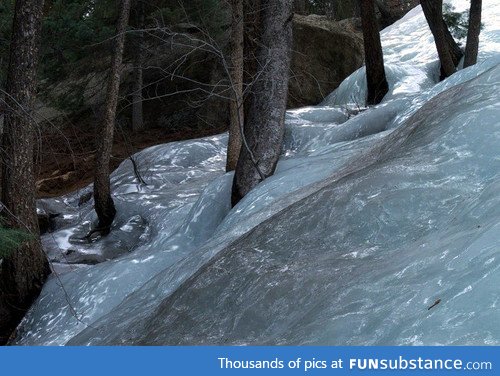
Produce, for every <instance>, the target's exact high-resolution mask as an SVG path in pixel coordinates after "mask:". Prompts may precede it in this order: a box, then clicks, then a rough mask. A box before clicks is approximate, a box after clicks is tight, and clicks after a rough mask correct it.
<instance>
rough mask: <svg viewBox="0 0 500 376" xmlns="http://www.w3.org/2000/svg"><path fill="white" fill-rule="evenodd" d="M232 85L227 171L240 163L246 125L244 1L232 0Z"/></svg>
mask: <svg viewBox="0 0 500 376" xmlns="http://www.w3.org/2000/svg"><path fill="white" fill-rule="evenodd" d="M231 12H232V19H231V40H230V43H231V68H230V69H231V72H230V74H231V85H232V91H233V95H232V101H231V103H230V122H229V141H228V146H227V163H226V171H233V170H234V169H235V168H236V164H237V163H238V156H239V154H240V149H241V129H242V128H243V123H244V107H243V53H244V52H243V44H244V23H243V0H231Z"/></svg>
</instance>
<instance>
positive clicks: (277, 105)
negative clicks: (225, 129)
mask: <svg viewBox="0 0 500 376" xmlns="http://www.w3.org/2000/svg"><path fill="white" fill-rule="evenodd" d="M292 10H293V0H262V1H261V5H260V9H259V13H260V27H258V30H260V38H259V43H258V45H259V47H258V50H257V62H258V66H259V67H260V71H259V72H258V74H257V79H256V80H255V82H254V84H253V85H252V90H251V98H250V104H249V111H248V114H247V116H246V121H245V140H246V141H247V144H246V145H245V142H244V145H243V146H242V148H241V152H240V157H239V159H238V164H237V166H236V172H235V177H234V180H233V192H232V203H233V205H235V204H236V203H238V202H239V201H240V200H241V198H243V197H244V196H245V195H246V194H247V193H248V192H249V191H250V190H251V189H252V188H254V187H255V186H256V185H257V184H259V183H260V182H261V181H262V180H263V179H265V178H267V177H269V176H271V175H272V174H274V171H275V169H276V164H277V163H278V158H279V156H280V153H281V147H282V143H283V135H284V129H285V110H286V102H287V95H288V81H289V77H290V71H289V69H290V60H291V49H292V18H293V11H292ZM245 140H244V141H245Z"/></svg>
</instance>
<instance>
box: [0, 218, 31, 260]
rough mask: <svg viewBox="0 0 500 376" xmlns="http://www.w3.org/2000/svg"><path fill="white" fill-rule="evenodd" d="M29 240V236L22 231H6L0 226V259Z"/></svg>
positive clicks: (6, 229)
mask: <svg viewBox="0 0 500 376" xmlns="http://www.w3.org/2000/svg"><path fill="white" fill-rule="evenodd" d="M29 238H30V235H29V234H27V233H25V232H23V231H20V230H13V229H8V228H5V227H3V226H1V225H0V259H1V258H3V257H6V256H7V255H8V254H9V253H10V252H12V251H13V250H15V249H16V248H17V247H18V246H19V245H20V244H21V243H22V242H24V241H26V240H28V239H29Z"/></svg>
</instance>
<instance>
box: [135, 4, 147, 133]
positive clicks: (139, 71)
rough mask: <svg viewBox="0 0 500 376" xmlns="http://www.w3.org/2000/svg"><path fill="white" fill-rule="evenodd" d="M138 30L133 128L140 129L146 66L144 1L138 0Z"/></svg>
mask: <svg viewBox="0 0 500 376" xmlns="http://www.w3.org/2000/svg"><path fill="white" fill-rule="evenodd" d="M135 15H136V29H137V30H136V32H135V33H134V39H135V43H134V44H135V46H134V84H133V93H132V130H133V131H134V132H137V131H140V130H142V129H143V128H144V119H143V110H142V87H143V81H144V80H143V67H144V32H143V31H142V30H143V29H144V3H143V2H142V1H137V4H136V6H135Z"/></svg>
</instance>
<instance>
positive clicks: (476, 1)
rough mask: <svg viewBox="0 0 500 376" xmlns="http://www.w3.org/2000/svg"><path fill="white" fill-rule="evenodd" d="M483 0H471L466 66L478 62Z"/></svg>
mask: <svg viewBox="0 0 500 376" xmlns="http://www.w3.org/2000/svg"><path fill="white" fill-rule="evenodd" d="M481 8H482V0H471V2H470V11H469V30H468V32H467V44H466V46H465V58H464V68H467V67H470V66H471V65H474V64H476V63H477V55H478V52H479V34H480V33H481Z"/></svg>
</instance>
